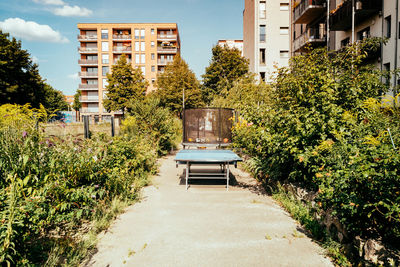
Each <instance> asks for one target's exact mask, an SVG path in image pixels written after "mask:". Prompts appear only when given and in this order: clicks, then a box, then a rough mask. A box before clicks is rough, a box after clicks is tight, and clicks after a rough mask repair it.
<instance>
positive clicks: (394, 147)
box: [387, 128, 396, 149]
mask: <svg viewBox="0 0 400 267" xmlns="http://www.w3.org/2000/svg"><path fill="white" fill-rule="evenodd" d="M387 130H388V132H389V136H390V140H391V141H392V146H393V149H396V146H395V145H394V142H393V138H392V134H391V133H390V128H388V129H387Z"/></svg>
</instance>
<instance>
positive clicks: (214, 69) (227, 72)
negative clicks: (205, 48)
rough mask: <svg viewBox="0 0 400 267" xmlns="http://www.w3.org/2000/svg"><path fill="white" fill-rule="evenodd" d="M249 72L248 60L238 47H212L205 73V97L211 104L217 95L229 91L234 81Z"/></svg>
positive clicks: (203, 91) (203, 89)
mask: <svg viewBox="0 0 400 267" xmlns="http://www.w3.org/2000/svg"><path fill="white" fill-rule="evenodd" d="M248 72H249V63H248V60H247V59H245V58H244V57H242V56H241V55H240V51H239V50H238V49H237V48H229V47H228V46H227V45H225V46H223V47H222V46H220V45H216V46H214V47H213V48H212V58H211V62H210V65H209V66H208V67H207V68H206V73H205V74H204V75H203V88H202V93H203V99H204V101H205V102H206V103H207V104H209V103H210V102H211V101H212V99H213V98H214V96H215V95H219V94H220V93H221V92H222V91H223V90H225V91H229V90H230V89H231V88H232V87H233V84H234V82H235V81H236V80H237V79H239V78H242V77H244V76H245V75H246V74H248Z"/></svg>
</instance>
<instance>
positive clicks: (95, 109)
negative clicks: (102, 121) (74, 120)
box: [81, 108, 99, 115]
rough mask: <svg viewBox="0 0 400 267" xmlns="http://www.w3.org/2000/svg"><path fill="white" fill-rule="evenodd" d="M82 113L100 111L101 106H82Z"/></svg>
mask: <svg viewBox="0 0 400 267" xmlns="http://www.w3.org/2000/svg"><path fill="white" fill-rule="evenodd" d="M81 113H99V108H81ZM81 115H82V114H81Z"/></svg>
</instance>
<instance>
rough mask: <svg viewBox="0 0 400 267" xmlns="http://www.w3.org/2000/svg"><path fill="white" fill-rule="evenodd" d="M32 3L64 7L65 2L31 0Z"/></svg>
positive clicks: (57, 0) (59, 0)
mask: <svg viewBox="0 0 400 267" xmlns="http://www.w3.org/2000/svg"><path fill="white" fill-rule="evenodd" d="M33 2H35V3H38V4H44V5H55V6H62V5H65V2H64V1H62V0H33Z"/></svg>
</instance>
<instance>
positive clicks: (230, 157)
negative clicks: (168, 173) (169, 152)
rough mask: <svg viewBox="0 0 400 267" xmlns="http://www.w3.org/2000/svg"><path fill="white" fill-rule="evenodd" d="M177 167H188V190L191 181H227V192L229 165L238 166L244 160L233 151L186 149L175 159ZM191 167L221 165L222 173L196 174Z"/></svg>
mask: <svg viewBox="0 0 400 267" xmlns="http://www.w3.org/2000/svg"><path fill="white" fill-rule="evenodd" d="M175 161H176V167H178V165H180V164H181V165H186V168H185V179H186V190H187V189H188V181H189V179H226V190H229V165H234V166H235V167H236V166H237V162H238V161H242V159H241V158H240V157H239V156H238V155H236V153H234V152H233V151H231V150H203V149H184V150H181V151H179V152H178V153H177V154H176V157H175ZM191 165H219V166H220V167H222V168H221V171H220V172H208V173H207V172H206V173H204V172H194V171H191V169H190V167H191Z"/></svg>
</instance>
